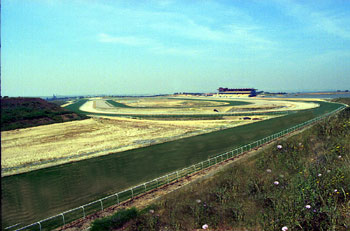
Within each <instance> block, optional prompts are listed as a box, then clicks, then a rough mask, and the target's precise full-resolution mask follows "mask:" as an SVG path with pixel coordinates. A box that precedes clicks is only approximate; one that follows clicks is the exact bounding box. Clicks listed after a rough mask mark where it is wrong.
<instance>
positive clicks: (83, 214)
mask: <svg viewBox="0 0 350 231" xmlns="http://www.w3.org/2000/svg"><path fill="white" fill-rule="evenodd" d="M80 208H82V209H83V216H84V218H85V209H84V206H80Z"/></svg>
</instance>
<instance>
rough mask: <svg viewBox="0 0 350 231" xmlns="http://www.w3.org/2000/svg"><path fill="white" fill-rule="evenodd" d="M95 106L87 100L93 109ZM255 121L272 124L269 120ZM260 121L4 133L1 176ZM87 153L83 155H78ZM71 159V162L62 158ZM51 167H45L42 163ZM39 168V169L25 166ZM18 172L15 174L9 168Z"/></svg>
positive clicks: (103, 121)
mask: <svg viewBox="0 0 350 231" xmlns="http://www.w3.org/2000/svg"><path fill="white" fill-rule="evenodd" d="M92 103H93V101H89V104H92ZM252 118H259V119H269V118H272V117H271V116H254V117H252ZM256 121H259V120H254V121H253V120H242V118H241V117H233V116H232V117H227V118H226V119H225V120H195V121H156V120H137V119H128V118H119V117H110V118H91V119H87V120H82V121H72V122H66V123H58V124H51V125H43V126H38V127H32V128H25V129H17V130H12V131H4V132H1V154H2V155H1V168H2V176H5V175H11V174H16V173H21V172H27V171H31V170H35V169H38V168H43V167H49V166H53V165H58V164H62V163H67V162H71V161H77V160H81V159H86V158H91V157H95V156H101V155H106V154H109V153H113V152H120V151H125V150H130V149H134V148H139V147H144V146H149V145H151V144H156V143H162V142H166V141H170V140H175V139H179V138H183V137H189V136H193V135H198V134H203V133H207V132H212V131H215V130H220V129H224V128H229V127H234V126H239V125H243V124H247V123H252V122H256ZM79 154H84V155H83V156H78V155H79ZM62 157H72V158H71V159H69V160H68V159H64V160H62V159H59V158H62ZM46 160H49V163H45V164H43V163H42V162H43V161H46ZM28 163H31V164H33V163H37V164H38V165H35V166H23V165H25V164H28ZM10 167H19V169H15V170H7V171H5V168H10Z"/></svg>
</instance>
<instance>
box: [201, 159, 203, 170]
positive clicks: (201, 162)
mask: <svg viewBox="0 0 350 231" xmlns="http://www.w3.org/2000/svg"><path fill="white" fill-rule="evenodd" d="M201 164H202V169H203V161H202V162H201Z"/></svg>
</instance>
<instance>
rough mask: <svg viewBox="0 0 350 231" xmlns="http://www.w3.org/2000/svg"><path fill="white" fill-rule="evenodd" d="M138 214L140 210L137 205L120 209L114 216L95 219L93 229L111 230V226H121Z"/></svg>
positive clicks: (92, 230)
mask: <svg viewBox="0 0 350 231" xmlns="http://www.w3.org/2000/svg"><path fill="white" fill-rule="evenodd" d="M137 215H138V210H137V209H136V208H135V207H133V208H130V209H122V210H119V211H118V212H117V213H115V214H114V215H113V216H110V217H106V218H102V219H97V220H95V221H94V222H93V223H92V226H91V231H104V230H110V229H111V228H120V227H122V226H123V225H124V224H125V223H126V222H128V221H130V220H131V219H133V218H135V217H136V216H137Z"/></svg>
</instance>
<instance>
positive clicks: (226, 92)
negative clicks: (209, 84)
mask: <svg viewBox="0 0 350 231" xmlns="http://www.w3.org/2000/svg"><path fill="white" fill-rule="evenodd" d="M218 91H219V93H218V96H236V95H237V96H238V95H244V96H249V97H253V96H256V95H257V94H256V89H254V88H223V87H220V88H219V89H218Z"/></svg>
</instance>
